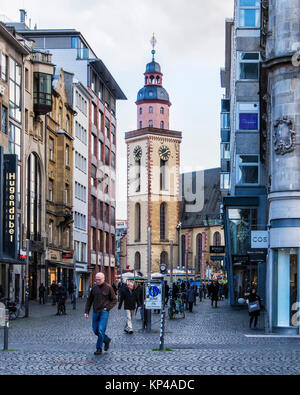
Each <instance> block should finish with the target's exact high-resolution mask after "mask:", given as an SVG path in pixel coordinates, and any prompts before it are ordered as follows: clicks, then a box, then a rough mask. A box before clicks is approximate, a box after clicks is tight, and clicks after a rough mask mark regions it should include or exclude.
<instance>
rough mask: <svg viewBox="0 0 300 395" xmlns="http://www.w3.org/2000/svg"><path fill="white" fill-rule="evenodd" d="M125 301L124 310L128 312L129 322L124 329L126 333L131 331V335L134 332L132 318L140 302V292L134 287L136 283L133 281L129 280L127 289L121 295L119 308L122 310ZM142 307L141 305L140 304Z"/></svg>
mask: <svg viewBox="0 0 300 395" xmlns="http://www.w3.org/2000/svg"><path fill="white" fill-rule="evenodd" d="M123 301H124V310H125V311H126V313H127V324H126V326H125V329H124V331H125V332H126V333H129V334H130V335H132V334H133V327H132V320H133V317H134V312H135V309H136V305H137V304H138V294H137V292H136V290H135V289H134V284H133V282H131V281H130V282H129V283H128V286H127V288H126V289H125V291H123V292H122V294H121V297H120V303H119V307H118V310H119V311H120V310H121V307H122V304H123ZM138 307H141V306H138Z"/></svg>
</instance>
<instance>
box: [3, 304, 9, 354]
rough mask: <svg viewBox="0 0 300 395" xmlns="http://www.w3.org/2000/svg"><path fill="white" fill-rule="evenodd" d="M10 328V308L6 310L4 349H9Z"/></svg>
mask: <svg viewBox="0 0 300 395" xmlns="http://www.w3.org/2000/svg"><path fill="white" fill-rule="evenodd" d="M8 328H9V313H8V310H5V324H4V347H3V351H8Z"/></svg>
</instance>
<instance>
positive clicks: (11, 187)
mask: <svg viewBox="0 0 300 395" xmlns="http://www.w3.org/2000/svg"><path fill="white" fill-rule="evenodd" d="M6 182H7V187H8V193H9V195H8V207H9V209H8V211H7V219H8V234H9V241H10V242H11V243H13V242H14V237H15V226H16V225H15V220H16V173H7V175H6Z"/></svg>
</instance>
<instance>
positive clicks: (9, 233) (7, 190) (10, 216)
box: [3, 155, 18, 259]
mask: <svg viewBox="0 0 300 395" xmlns="http://www.w3.org/2000/svg"><path fill="white" fill-rule="evenodd" d="M17 168H18V156H17V155H4V193H3V203H4V207H3V209H4V210H3V214H4V215H3V229H4V234H3V252H4V255H5V256H6V257H8V258H12V259H17V242H18V221H17V205H18V203H17V199H18V194H17V192H18V179H17V178H18V172H17Z"/></svg>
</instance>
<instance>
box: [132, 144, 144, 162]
mask: <svg viewBox="0 0 300 395" xmlns="http://www.w3.org/2000/svg"><path fill="white" fill-rule="evenodd" d="M142 153H143V151H142V148H141V147H140V146H138V147H135V149H134V151H133V156H134V159H135V160H136V161H139V160H141V158H142Z"/></svg>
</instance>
